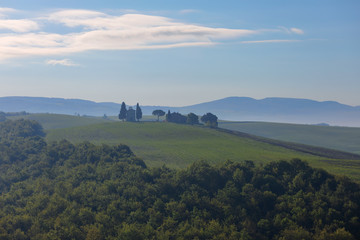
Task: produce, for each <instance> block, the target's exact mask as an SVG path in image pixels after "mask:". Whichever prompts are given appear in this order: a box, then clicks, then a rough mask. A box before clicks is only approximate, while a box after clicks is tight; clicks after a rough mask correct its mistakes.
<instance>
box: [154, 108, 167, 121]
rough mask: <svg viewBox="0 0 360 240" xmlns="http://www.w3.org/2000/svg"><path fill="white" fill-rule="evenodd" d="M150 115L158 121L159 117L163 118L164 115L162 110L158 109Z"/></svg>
mask: <svg viewBox="0 0 360 240" xmlns="http://www.w3.org/2000/svg"><path fill="white" fill-rule="evenodd" d="M152 115H154V116H157V117H158V119H157V120H158V121H159V117H162V116H164V115H165V112H164V111H163V110H161V109H158V110H154V111H153V112H152Z"/></svg>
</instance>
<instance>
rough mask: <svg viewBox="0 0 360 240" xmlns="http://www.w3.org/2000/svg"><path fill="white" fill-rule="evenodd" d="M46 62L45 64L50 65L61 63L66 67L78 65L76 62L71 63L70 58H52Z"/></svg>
mask: <svg viewBox="0 0 360 240" xmlns="http://www.w3.org/2000/svg"><path fill="white" fill-rule="evenodd" d="M46 64H47V65H52V66H56V65H62V66H66V67H75V66H79V65H78V64H76V63H73V62H72V61H71V60H70V59H61V60H56V59H52V60H47V61H46Z"/></svg>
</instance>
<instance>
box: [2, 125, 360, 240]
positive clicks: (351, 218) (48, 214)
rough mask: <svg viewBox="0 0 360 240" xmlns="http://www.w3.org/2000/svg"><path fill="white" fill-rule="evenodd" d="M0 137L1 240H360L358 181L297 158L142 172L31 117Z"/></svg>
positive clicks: (121, 152)
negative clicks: (58, 135)
mask: <svg viewBox="0 0 360 240" xmlns="http://www.w3.org/2000/svg"><path fill="white" fill-rule="evenodd" d="M0 134H1V139H0V149H1V151H0V192H1V195H0V239H19V240H21V239H80V240H81V239H87V240H90V239H98V240H101V239H109V240H110V239H243V240H245V239H247V240H250V239H254V240H255V239H260V240H262V239H279V240H286V239H289V240H290V239H291V240H297V239H305V240H306V239H316V240H325V239H326V240H329V239H330V240H337V239H350V240H351V239H360V223H359V212H360V209H359V206H360V187H359V185H358V184H356V183H354V182H352V181H350V180H349V179H348V178H346V177H339V176H333V175H330V174H328V173H327V172H325V171H323V170H320V169H314V168H311V167H310V166H308V165H307V163H305V162H303V161H301V160H298V159H295V160H292V161H290V162H287V161H278V162H270V163H269V164H266V165H264V166H255V165H254V163H253V162H251V161H243V162H237V163H235V162H230V161H226V162H224V163H222V164H220V165H217V166H212V165H209V164H208V163H206V162H203V161H201V162H196V163H194V164H192V165H191V166H189V167H188V168H187V169H183V170H175V169H169V168H167V167H161V168H148V167H147V166H146V165H145V164H144V162H143V161H142V160H140V159H138V158H136V157H135V156H134V154H133V153H132V152H131V150H130V149H129V148H128V147H127V146H124V145H118V146H107V145H102V146H95V145H93V144H90V143H88V142H85V143H81V144H77V145H73V144H71V143H70V142H68V141H66V140H63V141H61V142H54V143H51V144H47V143H46V142H45V141H44V139H43V137H42V135H43V132H42V130H41V128H39V125H38V124H37V123H35V122H31V121H25V120H22V121H13V122H10V121H7V122H4V123H0ZM14 149H16V150H17V151H19V152H16V153H15V152H14Z"/></svg>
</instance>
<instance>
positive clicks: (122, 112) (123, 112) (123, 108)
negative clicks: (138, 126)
mask: <svg viewBox="0 0 360 240" xmlns="http://www.w3.org/2000/svg"><path fill="white" fill-rule="evenodd" d="M126 113H127V109H126V105H125V102H122V104H121V108H120V113H119V119H120V120H123V121H124V120H125V119H126Z"/></svg>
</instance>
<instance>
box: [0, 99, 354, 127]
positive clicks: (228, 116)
mask: <svg viewBox="0 0 360 240" xmlns="http://www.w3.org/2000/svg"><path fill="white" fill-rule="evenodd" d="M140 104H144V103H140ZM144 105H146V104H144ZM141 108H142V110H143V114H144V115H151V113H152V111H153V110H155V109H162V110H164V111H168V110H171V111H177V112H181V113H183V114H188V113H190V112H193V113H196V114H198V115H203V114H205V113H207V112H212V113H214V114H216V115H217V116H218V117H219V118H220V119H224V120H233V121H266V122H287V123H304V124H317V123H328V124H330V125H340V126H358V127H360V123H359V121H358V119H360V107H359V106H358V107H353V106H349V105H344V104H340V103H338V102H334V101H325V102H319V101H314V100H309V99H296V98H265V99H260V100H256V99H253V98H247V97H228V98H224V99H219V100H215V101H211V102H206V103H201V104H195V105H191V106H184V107H171V106H141ZM119 110H120V104H118V103H96V102H92V101H87V100H81V99H62V98H34V97H1V98H0V111H4V112H19V111H26V112H30V113H57V114H69V115H74V114H75V113H77V114H80V115H91V116H103V115H104V114H106V115H108V116H114V115H117V114H118V113H119Z"/></svg>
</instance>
